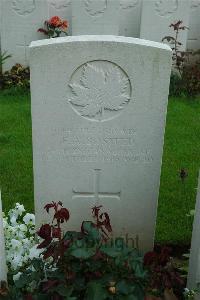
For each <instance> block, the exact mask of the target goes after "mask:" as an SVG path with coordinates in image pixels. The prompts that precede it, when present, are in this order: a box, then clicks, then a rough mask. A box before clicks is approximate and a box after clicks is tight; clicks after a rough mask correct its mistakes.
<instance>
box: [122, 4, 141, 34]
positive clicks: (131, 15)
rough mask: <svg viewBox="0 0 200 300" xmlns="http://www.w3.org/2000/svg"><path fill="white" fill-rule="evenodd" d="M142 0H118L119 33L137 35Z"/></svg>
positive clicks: (138, 32)
mask: <svg viewBox="0 0 200 300" xmlns="http://www.w3.org/2000/svg"><path fill="white" fill-rule="evenodd" d="M141 11H142V0H120V16H119V35H123V36H130V37H139V36H140V21H141V20H140V19H141Z"/></svg>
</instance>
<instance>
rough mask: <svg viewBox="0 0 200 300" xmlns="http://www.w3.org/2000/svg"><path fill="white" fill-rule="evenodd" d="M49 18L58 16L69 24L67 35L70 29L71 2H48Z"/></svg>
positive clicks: (59, 0) (58, 0)
mask: <svg viewBox="0 0 200 300" xmlns="http://www.w3.org/2000/svg"><path fill="white" fill-rule="evenodd" d="M48 7H49V17H53V16H59V17H60V18H62V19H64V20H67V21H68V22H69V29H68V34H69V35H71V28H72V0H48Z"/></svg>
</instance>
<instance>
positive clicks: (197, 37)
mask: <svg viewBox="0 0 200 300" xmlns="http://www.w3.org/2000/svg"><path fill="white" fill-rule="evenodd" d="M199 28H200V0H192V2H191V11H190V22H189V31H188V41H187V48H188V49H200V30H199Z"/></svg>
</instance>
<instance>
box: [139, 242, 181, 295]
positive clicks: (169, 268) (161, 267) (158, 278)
mask: <svg viewBox="0 0 200 300" xmlns="http://www.w3.org/2000/svg"><path fill="white" fill-rule="evenodd" d="M170 252H171V249H170V248H168V247H163V248H161V249H160V250H159V251H152V252H148V253H146V254H145V256H144V266H145V267H146V268H147V269H148V271H149V274H150V280H149V284H148V289H149V292H150V293H152V291H153V294H154V295H156V296H159V297H163V296H164V294H165V292H166V291H172V293H176V295H178V296H179V295H181V294H182V292H183V288H184V286H185V282H184V280H183V279H182V278H181V276H180V273H179V272H178V270H177V269H176V267H175V266H174V263H173V260H172V258H171V256H170ZM174 297H175V296H174ZM174 297H173V298H174ZM173 298H172V299H173Z"/></svg>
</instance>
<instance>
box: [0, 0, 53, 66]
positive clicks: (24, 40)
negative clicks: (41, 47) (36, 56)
mask: <svg viewBox="0 0 200 300" xmlns="http://www.w3.org/2000/svg"><path fill="white" fill-rule="evenodd" d="M1 9H2V31H1V48H2V52H3V51H7V52H8V54H11V55H12V57H11V58H10V59H8V60H7V61H6V62H5V64H4V66H3V67H4V70H7V69H10V68H11V67H12V66H13V65H14V64H16V63H20V64H22V65H24V66H27V65H28V61H29V44H30V42H31V41H34V40H38V39H40V38H43V36H42V34H41V33H38V32H37V30H38V28H39V27H43V23H44V21H45V20H46V19H47V15H48V10H47V2H46V0H44V1H41V0H1Z"/></svg>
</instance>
